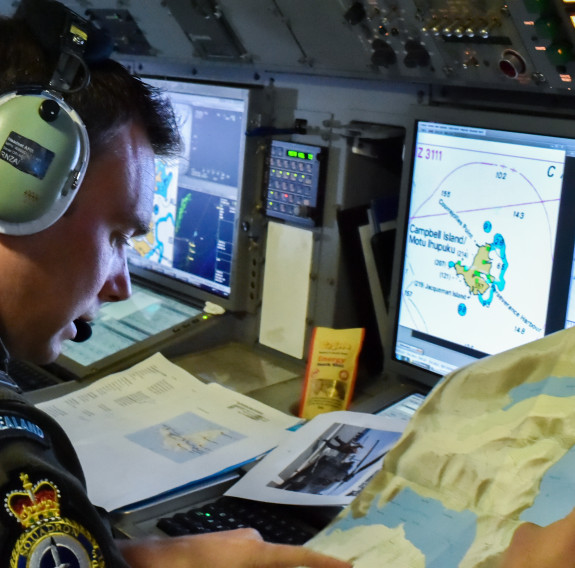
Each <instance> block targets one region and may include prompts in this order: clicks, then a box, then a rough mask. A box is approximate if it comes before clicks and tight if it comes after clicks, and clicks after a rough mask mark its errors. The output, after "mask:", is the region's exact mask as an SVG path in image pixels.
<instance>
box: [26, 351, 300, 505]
mask: <svg viewBox="0 0 575 568" xmlns="http://www.w3.org/2000/svg"><path fill="white" fill-rule="evenodd" d="M37 406H38V408H40V409H42V410H44V411H45V412H46V413H48V414H49V415H50V416H52V417H53V418H54V419H55V420H56V421H57V422H58V423H59V424H60V425H61V426H62V427H63V428H64V430H65V431H66V433H67V434H68V436H69V437H70V439H71V440H72V443H73V444H74V446H75V448H76V451H77V452H78V456H79V458H80V462H81V464H82V466H83V468H84V473H85V476H86V480H87V485H88V496H89V497H90V499H91V501H92V502H93V503H94V504H96V505H99V506H101V507H104V508H105V509H107V510H109V511H112V510H115V509H119V508H122V507H125V506H127V505H133V504H135V503H138V502H141V501H145V500H148V499H150V498H154V497H158V496H160V495H162V494H164V493H167V492H170V491H173V490H175V489H179V488H182V487H184V486H186V485H188V484H192V483H195V482H199V481H201V480H205V479H207V478H209V477H212V476H215V475H218V474H220V473H222V472H225V471H227V470H229V469H232V468H237V467H239V466H241V465H243V464H245V463H248V462H250V461H252V460H254V459H255V458H257V457H259V456H261V455H263V454H265V453H266V452H269V451H270V450H271V449H272V448H274V447H275V446H277V445H278V444H279V443H280V442H281V441H282V440H283V439H284V438H285V437H287V436H289V434H290V432H288V431H287V429H288V428H291V427H293V426H295V425H297V424H298V423H299V422H300V419H299V418H296V417H294V416H289V415H286V414H284V413H282V412H279V411H277V410H275V409H273V408H271V407H269V406H266V405H264V404H261V403H259V402H257V401H255V400H253V399H251V398H249V397H246V396H244V395H241V394H238V393H236V392H233V391H231V390H229V389H226V388H224V387H222V386H220V385H218V384H215V383H211V384H205V383H202V382H201V381H200V380H198V379H196V378H195V377H193V376H192V375H190V374H189V373H188V372H186V371H185V370H183V369H182V368H181V367H178V366H177V365H174V364H173V363H170V362H169V361H168V360H167V359H165V358H164V357H163V356H162V355H160V354H156V355H154V356H152V357H150V358H149V359H146V360H145V361H143V362H142V363H139V364H138V365H135V366H134V367H132V368H130V369H128V370H127V371H124V372H121V373H116V374H113V375H110V376H108V377H105V378H102V379H99V380H98V381H96V382H94V383H92V384H90V385H89V386H87V387H85V388H83V389H81V390H77V391H75V392H73V393H71V394H68V395H65V396H62V397H60V398H57V399H53V400H50V401H47V402H43V403H40V404H38V405H37Z"/></svg>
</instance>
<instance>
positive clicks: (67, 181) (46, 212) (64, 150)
mask: <svg viewBox="0 0 575 568" xmlns="http://www.w3.org/2000/svg"><path fill="white" fill-rule="evenodd" d="M88 160H89V142H88V135H87V133H86V129H85V127H84V124H83V123H82V120H81V119H80V117H79V116H78V114H77V113H76V111H74V110H73V109H72V108H71V107H70V106H69V105H68V104H66V102H65V101H64V100H62V99H61V98H60V97H59V96H58V95H57V94H55V93H53V92H50V91H44V90H41V89H38V90H37V91H36V92H34V91H31V92H22V93H19V92H11V93H7V94H4V95H2V96H0V180H2V183H1V184H0V233H5V234H11V235H25V234H31V233H36V232H39V231H41V230H43V229H45V228H47V227H48V226H50V225H51V224H53V223H54V222H55V221H56V220H58V219H59V218H60V217H61V215H62V214H63V213H64V212H65V211H66V209H67V208H68V207H69V205H70V203H71V202H72V200H73V199H74V197H75V195H76V193H77V189H78V186H79V185H80V183H81V181H82V179H83V177H84V174H85V172H86V168H87V165H88Z"/></svg>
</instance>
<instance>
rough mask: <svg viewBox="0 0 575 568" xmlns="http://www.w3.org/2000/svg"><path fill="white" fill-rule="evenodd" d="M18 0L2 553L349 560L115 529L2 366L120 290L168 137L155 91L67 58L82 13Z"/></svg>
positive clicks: (174, 564)
mask: <svg viewBox="0 0 575 568" xmlns="http://www.w3.org/2000/svg"><path fill="white" fill-rule="evenodd" d="M23 4H30V5H32V8H33V13H32V16H31V17H30V12H29V11H28V14H27V13H26V9H28V10H29V7H28V8H22V6H21V7H20V8H21V9H19V10H18V12H17V13H16V15H15V17H14V18H10V19H8V18H4V19H0V267H1V276H0V499H1V500H2V502H3V506H1V507H0V565H1V566H3V567H8V566H10V567H12V568H15V567H18V568H24V567H26V568H43V567H46V566H50V567H59V568H63V567H69V568H75V567H78V568H98V567H100V568H103V567H107V568H112V567H126V566H132V567H140V568H145V567H150V568H151V567H155V568H156V567H158V566H170V567H171V568H192V567H210V568H217V567H219V566H221V567H222V568H229V567H230V566H238V567H246V568H247V567H252V568H253V567H277V568H279V567H291V566H310V567H312V568H346V567H349V564H348V563H346V562H341V561H339V560H334V559H330V558H328V557H326V556H323V555H321V554H318V553H315V552H313V551H311V550H307V549H305V548H302V547H291V546H277V545H272V544H268V543H264V542H263V541H262V540H261V539H260V538H259V536H258V535H257V533H255V532H254V531H251V530H240V531H232V532H228V533H215V534H210V535H202V536H192V537H181V538H174V539H171V538H166V539H157V540H142V541H120V542H117V541H114V539H113V536H112V532H111V530H110V527H109V526H108V524H107V520H106V515H105V513H104V512H102V511H100V510H98V509H96V508H95V507H94V506H92V504H91V503H90V502H89V501H88V498H87V496H86V491H85V484H84V478H83V474H82V471H81V468H80V465H79V463H78V460H77V457H76V454H75V452H74V450H73V448H72V447H71V445H70V442H69V440H68V439H67V437H66V435H65V434H64V432H63V431H62V430H61V429H60V428H59V427H58V425H57V424H56V423H55V422H54V421H52V420H51V419H50V418H49V417H47V416H46V415H44V414H43V413H41V412H39V411H38V410H37V409H35V408H34V407H33V406H31V405H29V404H27V403H26V401H25V400H24V398H23V397H22V396H21V394H20V393H19V390H18V388H17V386H16V385H15V384H14V383H13V382H12V381H11V379H10V377H9V376H8V374H7V372H6V366H7V362H8V359H9V357H14V358H18V359H26V360H30V361H35V362H37V363H47V362H49V361H52V360H53V359H54V358H55V357H56V356H57V355H58V353H59V352H60V350H61V346H62V342H63V341H65V340H71V339H74V338H75V337H76V335H77V334H80V335H81V334H82V333H83V332H84V331H85V329H86V326H87V324H86V322H87V321H89V320H90V319H91V318H93V317H94V314H95V313H96V312H97V310H98V308H99V307H100V305H101V304H103V303H104V302H115V301H120V300H124V299H126V298H128V297H129V295H130V292H131V290H130V277H129V274H128V270H127V266H126V250H125V248H126V244H127V243H128V242H129V240H130V238H131V237H133V236H136V235H138V234H141V233H145V232H147V230H148V224H149V219H150V216H151V212H152V204H153V192H154V156H155V155H156V154H158V155H170V154H173V153H174V152H175V151H176V150H177V145H178V138H177V134H175V132H176V129H175V128H174V121H173V115H172V113H171V108H170V107H169V104H168V103H166V102H165V101H164V99H162V97H161V96H160V94H159V93H157V92H155V91H154V90H152V89H150V88H149V87H147V86H145V85H144V84H143V83H142V82H140V81H139V80H137V79H135V78H133V77H132V76H131V75H130V74H129V73H128V72H127V71H126V70H125V69H124V68H123V67H122V66H120V65H119V64H117V63H115V62H113V61H111V60H110V59H108V58H107V57H101V55H98V54H96V55H94V54H93V53H92V55H90V54H89V53H88V56H87V57H86V60H84V59H83V58H80V57H78V56H77V55H76V54H75V52H74V50H75V45H74V44H84V43H86V39H88V46H89V44H90V40H89V36H87V35H86V33H85V31H84V30H83V29H82V22H83V20H81V19H79V20H77V21H76V20H75V19H74V17H75V16H76V15H74V14H72V13H71V12H69V11H68V10H66V9H65V8H64V7H63V6H62V5H60V4H58V3H56V2H53V1H52V0H33V1H32V0H30V1H28V0H26V2H24V3H23ZM38 7H40V8H46V7H48V8H49V10H48V13H46V14H43V13H38V11H37V8H38ZM52 10H55V11H56V13H57V17H56V20H58V22H61V20H62V17H63V18H64V21H65V26H66V28H65V31H66V34H68V32H70V34H69V35H70V37H65V38H64V40H63V42H64V49H62V48H61V46H60V45H58V46H57V47H55V46H54V45H53V44H54V42H53V41H52V39H51V38H50V37H41V36H42V34H43V33H44V31H45V30H46V29H48V28H50V26H51V25H52V23H53V22H52V20H51V14H52ZM62 10H63V12H62ZM62 14H64V15H63V16H62ZM26 16H28V18H26ZM70 17H71V18H72V19H71V20H70V19H69V18H70ZM34 22H36V24H37V25H35V24H34ZM84 23H85V22H84ZM62 37H63V36H62V35H61V34H58V33H57V34H56V43H58V44H60V43H61V39H62ZM96 51H97V48H96ZM62 52H64V56H63V55H62ZM90 57H91V58H92V61H90ZM70 68H72V71H70ZM54 69H57V71H56V72H54ZM88 77H89V81H88ZM38 86H40V87H38ZM52 91H54V92H55V94H54V93H53V92H52ZM31 108H32V109H34V110H33V111H31V110H30V109H31ZM82 123H83V125H85V129H84V126H83V125H82ZM50 129H52V130H50ZM36 130H37V132H36ZM45 132H47V133H48V136H44V133H45ZM62 132H64V136H63V138H64V139H65V140H64V141H63V142H62V146H58V144H59V142H57V141H56V142H54V143H55V144H56V146H55V147H51V145H52V141H53V140H57V138H58V137H59V136H60V135H61V134H62ZM31 133H32V134H31ZM85 133H87V137H86V134H85ZM68 139H72V140H73V143H70V142H69V140H68ZM68 146H71V150H70V148H68ZM86 146H87V147H86ZM88 148H89V149H88ZM88 153H89V156H90V157H89V159H88ZM60 160H63V162H62V163H61V162H60ZM83 162H87V169H86V170H85V171H84V166H85V164H84V163H83ZM58 169H60V170H61V172H58ZM52 171H56V174H57V177H58V181H57V183H56V181H51V180H52V178H51V177H50V176H51V175H52ZM70 171H71V172H72V173H69V172H70ZM53 186H61V187H57V188H56V189H54V188H53ZM53 189H54V191H53ZM56 190H57V191H56ZM76 194H77V195H76ZM70 196H71V197H70ZM46 203H49V206H47V205H46ZM135 482H137V480H135Z"/></svg>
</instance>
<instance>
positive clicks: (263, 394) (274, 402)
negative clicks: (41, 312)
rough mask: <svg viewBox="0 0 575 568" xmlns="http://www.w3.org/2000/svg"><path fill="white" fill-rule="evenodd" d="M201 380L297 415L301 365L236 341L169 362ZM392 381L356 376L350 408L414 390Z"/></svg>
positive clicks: (36, 395)
mask: <svg viewBox="0 0 575 568" xmlns="http://www.w3.org/2000/svg"><path fill="white" fill-rule="evenodd" d="M171 360H172V362H174V363H176V364H177V365H179V366H180V367H182V368H184V369H185V370H186V371H188V372H189V373H191V374H192V375H194V376H195V377H197V378H198V379H200V380H203V381H206V382H217V383H219V384H221V385H223V386H225V387H228V388H231V389H232V390H234V391H236V392H240V393H242V394H245V395H247V396H250V397H252V398H254V399H256V400H258V401H260V402H262V403H264V404H267V405H268V406H271V407H273V408H276V409H278V410H280V411H282V412H285V413H287V414H294V415H297V412H298V408H299V401H300V397H301V393H302V388H303V379H304V376H305V363H304V362H302V361H298V360H295V359H293V358H291V357H287V356H283V355H281V354H276V353H274V352H271V351H270V350H268V349H266V348H261V347H259V346H255V347H254V346H251V345H246V344H242V343H239V342H229V343H225V344H222V345H218V346H216V347H213V348H210V349H206V350H204V351H198V352H195V353H190V354H188V355H183V356H180V357H174V358H171ZM86 384H87V383H86V382H75V381H71V382H68V383H62V384H60V385H56V386H54V387H49V388H47V389H42V390H39V391H32V392H29V393H26V396H27V398H28V399H29V400H30V401H31V402H32V403H37V402H42V401H45V400H47V399H49V398H55V397H58V396H62V395H64V394H67V393H69V392H71V391H73V390H75V389H78V388H82V387H83V386H85V385H86ZM413 391H414V389H412V388H410V387H408V386H405V385H403V384H400V383H398V382H397V381H394V380H393V379H391V378H389V377H388V378H384V377H374V378H369V379H366V378H363V377H361V378H359V379H358V381H357V383H356V388H355V393H354V397H353V402H352V405H351V410H358V411H362V412H374V411H376V410H379V409H381V408H383V407H384V406H386V405H387V404H389V403H391V402H394V401H396V400H398V399H399V398H401V397H403V396H405V395H406V394H409V393H410V392H413Z"/></svg>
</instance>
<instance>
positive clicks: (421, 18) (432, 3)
mask: <svg viewBox="0 0 575 568" xmlns="http://www.w3.org/2000/svg"><path fill="white" fill-rule="evenodd" d="M344 17H345V18H346V20H347V21H348V22H349V24H350V25H351V26H355V27H356V28H357V29H358V36H359V37H360V38H362V37H363V38H364V39H363V40H362V41H363V42H364V43H365V44H368V47H369V51H370V58H371V63H372V65H373V66H374V67H376V68H377V69H378V70H379V72H380V74H381V75H383V76H388V77H394V76H395V77H402V78H407V79H413V80H425V81H430V82H435V81H437V82H440V83H448V84H465V85H468V86H469V85H472V84H477V85H480V86H484V87H496V88H502V87H503V88H505V87H509V88H522V87H523V88H525V87H532V88H533V89H537V90H548V89H555V90H558V89H560V90H562V91H565V90H568V89H571V87H572V83H573V77H574V76H575V63H574V62H575V55H574V45H575V38H574V21H573V20H574V18H575V1H571V2H567V1H554V0H511V1H509V2H501V1H500V0H479V1H474V2H469V1H467V0H413V2H412V3H409V4H408V3H405V2H401V3H400V2H398V1H389V0H364V1H363V2H359V1H356V2H352V3H350V5H349V8H348V10H347V11H346V12H345V15H344Z"/></svg>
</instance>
